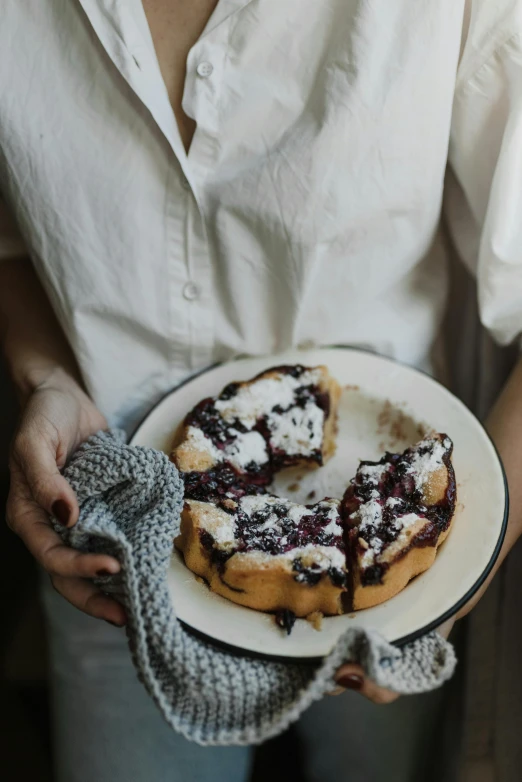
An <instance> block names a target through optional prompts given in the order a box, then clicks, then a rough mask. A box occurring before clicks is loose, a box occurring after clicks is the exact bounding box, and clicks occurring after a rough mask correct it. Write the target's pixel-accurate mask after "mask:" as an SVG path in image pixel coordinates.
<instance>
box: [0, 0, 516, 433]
mask: <svg viewBox="0 0 522 782" xmlns="http://www.w3.org/2000/svg"><path fill="white" fill-rule="evenodd" d="M521 34H522V2H518V0H496V2H489V1H488V0H470V1H469V2H466V0H393V1H391V0H365V2H363V1H362V0H350V2H348V0H284V2H281V0H250V1H249V2H248V0H220V2H219V3H218V6H217V8H216V10H215V12H214V13H213V15H212V17H211V18H210V20H209V22H208V24H207V26H206V29H205V31H204V32H203V34H202V35H201V37H200V39H199V40H198V41H197V43H196V44H195V45H194V46H193V47H192V49H191V50H190V53H189V55H188V60H187V76H186V82H185V87H184V95H183V109H184V111H185V112H186V114H187V115H188V116H189V117H192V118H193V119H194V120H195V121H196V123H197V129H196V132H195V135H194V138H193V141H192V145H191V147H190V151H189V153H188V155H187V154H186V153H185V150H184V147H183V145H182V142H181V139H180V135H179V132H178V128H177V124H176V121H175V118H174V114H173V111H172V108H171V106H170V103H169V98H168V95H167V91H166V88H165V84H164V82H163V79H162V77H161V73H160V70H159V67H158V62H157V59H156V55H155V51H154V47H153V43H152V39H151V36H150V33H149V29H148V26H147V21H146V18H145V15H144V12H143V8H142V5H141V2H139V0H38V2H36V1H35V2H31V3H28V2H20V0H2V2H1V9H0V188H1V190H2V195H3V199H4V207H3V214H2V216H1V218H0V234H1V250H2V254H3V255H4V256H12V255H16V254H17V253H21V252H24V251H26V250H27V251H29V252H30V254H31V256H32V258H33V262H34V264H35V267H36V269H37V270H38V273H39V275H40V277H41V279H42V281H43V282H44V285H45V287H46V290H47V293H48V295H49V297H50V300H51V302H52V304H53V306H54V308H55V310H56V313H57V315H58V318H59V320H60V322H61V324H62V326H63V328H64V330H65V332H66V334H67V336H68V338H69V340H70V343H71V345H72V347H73V349H74V351H75V353H76V356H77V358H78V361H79V364H80V367H81V370H82V372H83V374H84V377H85V381H86V383H87V386H88V388H89V390H90V392H91V394H92V396H93V398H94V400H95V401H96V402H97V404H98V405H99V406H100V408H101V409H102V411H103V412H104V413H105V414H106V415H108V417H109V419H110V421H111V422H112V423H119V424H123V425H126V426H128V427H131V426H132V425H133V423H134V422H136V421H137V420H138V419H139V418H140V417H141V416H142V415H143V413H144V412H145V410H146V409H147V408H148V407H149V406H150V405H151V404H152V403H153V402H154V401H155V400H156V399H157V398H158V397H159V396H160V395H161V394H163V393H164V392H165V391H167V390H168V389H169V388H170V387H172V386H173V385H174V384H176V383H177V382H179V381H180V380H181V379H183V378H185V377H186V376H187V375H188V374H190V373H192V372H194V371H196V370H199V369H201V368H203V367H205V366H207V365H210V364H212V363H213V362H215V361H217V360H222V359H227V358H230V357H232V356H235V355H238V354H269V353H275V352H277V351H280V350H282V349H285V348H288V347H291V346H296V345H302V344H308V343H313V344H317V345H330V344H350V345H358V346H362V347H368V348H371V349H374V350H376V351H379V352H381V353H384V354H387V355H389V356H392V357H395V358H397V359H401V360H403V361H406V362H409V363H412V364H416V365H419V366H424V367H426V366H428V365H429V354H430V350H431V348H432V345H433V343H434V340H435V338H436V335H437V332H438V329H439V324H440V320H441V317H442V312H443V308H444V305H445V299H446V281H445V252H444V244H443V242H442V240H441V238H440V231H439V223H440V214H441V205H442V201H443V193H444V179H445V170H446V163H447V160H448V145H449V162H450V167H451V175H450V177H449V180H448V182H447V195H448V204H449V208H448V213H449V217H450V221H451V226H452V231H453V234H454V238H455V242H456V243H457V246H458V248H459V250H460V252H461V254H462V255H463V256H464V257H465V258H466V260H467V261H468V262H469V264H470V266H471V267H472V268H473V270H474V271H475V273H476V274H477V278H478V283H479V292H480V305H481V313H482V318H483V320H484V322H485V324H486V325H487V326H488V327H489V328H490V329H491V330H492V331H493V333H494V334H495V336H496V337H497V338H498V339H500V340H501V341H503V342H507V341H510V340H512V339H514V338H515V337H517V336H518V335H519V334H520V332H521V331H522V44H521Z"/></svg>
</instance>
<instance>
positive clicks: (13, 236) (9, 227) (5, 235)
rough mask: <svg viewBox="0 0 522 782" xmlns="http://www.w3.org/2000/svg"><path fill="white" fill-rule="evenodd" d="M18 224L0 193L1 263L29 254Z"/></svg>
mask: <svg viewBox="0 0 522 782" xmlns="http://www.w3.org/2000/svg"><path fill="white" fill-rule="evenodd" d="M27 254H28V252H27V248H26V246H25V242H24V240H23V238H22V235H21V234H20V231H19V229H18V225H17V224H16V221H15V219H14V218H13V216H12V214H11V212H10V211H9V209H8V207H7V205H6V203H5V201H4V200H3V198H2V197H1V195H0V263H1V262H2V261H3V260H7V259H8V258H18V257H21V256H24V255H27Z"/></svg>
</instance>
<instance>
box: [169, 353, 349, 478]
mask: <svg viewBox="0 0 522 782" xmlns="http://www.w3.org/2000/svg"><path fill="white" fill-rule="evenodd" d="M340 393H341V389H340V387H339V385H338V383H337V382H336V381H335V380H334V379H333V378H332V377H331V376H330V374H329V373H328V370H327V368H326V367H324V366H319V367H312V368H310V367H304V366H300V365H296V366H281V367H274V368H272V369H269V370H267V371H266V372H263V373H261V374H260V375H257V377H255V378H253V379H252V380H249V381H247V382H243V383H230V384H229V385H228V386H227V387H226V388H225V389H224V390H223V391H222V392H221V394H220V395H219V396H217V397H210V398H207V399H203V400H202V401H201V402H200V403H199V404H198V405H196V407H195V408H194V409H193V410H192V411H191V412H190V413H189V414H188V415H187V416H186V418H185V420H184V422H183V424H182V426H181V428H180V430H179V431H178V433H177V437H176V441H175V448H174V451H173V454H172V459H173V461H174V462H175V464H176V466H177V467H178V468H179V470H180V471H181V472H184V473H187V472H206V471H208V470H213V469H216V468H219V467H220V466H223V465H224V466H226V467H228V468H231V469H232V470H234V471H235V472H236V473H237V474H238V475H240V476H247V477H248V479H249V480H250V481H252V482H254V483H258V484H268V483H270V481H271V480H272V477H273V474H274V472H276V471H277V470H280V469H282V468H284V467H289V466H298V465H300V466H301V465H306V466H320V465H322V464H324V463H325V462H326V460H327V459H329V458H330V456H332V454H333V453H334V452H335V420H336V410H337V404H338V400H339V396H340Z"/></svg>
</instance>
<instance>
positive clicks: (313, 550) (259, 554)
mask: <svg viewBox="0 0 522 782" xmlns="http://www.w3.org/2000/svg"><path fill="white" fill-rule="evenodd" d="M246 556H248V557H249V558H250V559H251V560H253V561H256V562H258V563H268V562H269V563H270V564H273V563H274V562H276V561H278V560H279V561H280V562H282V563H287V564H289V565H291V564H292V563H293V562H295V560H296V559H299V560H301V562H302V564H303V565H304V567H306V568H307V569H309V570H312V571H314V572H326V571H328V570H330V568H335V569H336V570H341V571H344V570H346V559H345V555H344V553H343V552H342V551H340V549H338V548H336V547H335V546H317V545H315V544H314V543H309V544H308V545H307V546H301V547H298V548H293V549H291V550H290V551H285V552H283V553H282V554H275V555H272V554H267V553H265V552H264V551H249V552H248V553H247V555H246ZM295 580H296V581H305V580H306V576H305V574H304V573H297V575H296V576H295Z"/></svg>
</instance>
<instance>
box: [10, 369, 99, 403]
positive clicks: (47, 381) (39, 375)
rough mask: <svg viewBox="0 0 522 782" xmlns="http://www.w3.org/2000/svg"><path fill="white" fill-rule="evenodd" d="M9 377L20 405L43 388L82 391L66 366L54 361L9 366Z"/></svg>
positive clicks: (70, 391)
mask: <svg viewBox="0 0 522 782" xmlns="http://www.w3.org/2000/svg"><path fill="white" fill-rule="evenodd" d="M11 379H12V381H13V384H14V387H15V393H16V395H17V397H18V401H19V403H20V405H21V406H22V407H23V406H24V405H25V403H26V402H27V400H28V399H29V397H31V396H32V395H33V394H34V393H35V392H36V391H38V390H41V389H44V388H55V389H61V390H67V391H68V392H69V393H81V394H83V393H84V392H83V389H82V387H81V385H80V383H79V382H78V380H77V378H76V377H74V376H73V374H72V373H71V372H70V371H69V370H68V369H67V368H66V367H63V366H61V365H59V364H55V363H47V362H36V363H31V364H30V365H25V366H18V367H11Z"/></svg>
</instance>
